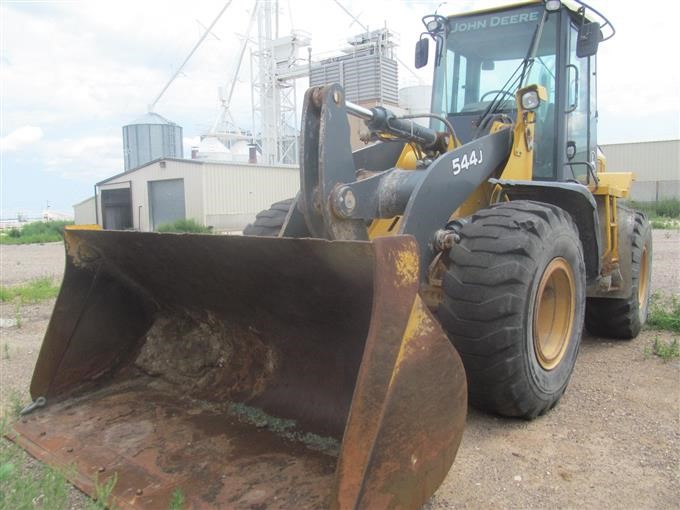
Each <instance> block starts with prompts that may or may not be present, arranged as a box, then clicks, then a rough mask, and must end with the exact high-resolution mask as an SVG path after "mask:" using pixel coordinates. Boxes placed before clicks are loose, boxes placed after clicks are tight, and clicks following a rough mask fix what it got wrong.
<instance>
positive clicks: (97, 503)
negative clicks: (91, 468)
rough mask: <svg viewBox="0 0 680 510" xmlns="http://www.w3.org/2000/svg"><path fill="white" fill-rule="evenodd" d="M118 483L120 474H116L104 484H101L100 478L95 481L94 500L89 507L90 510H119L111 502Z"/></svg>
mask: <svg viewBox="0 0 680 510" xmlns="http://www.w3.org/2000/svg"><path fill="white" fill-rule="evenodd" d="M116 483H118V473H114V474H113V476H111V477H109V479H108V480H106V482H104V483H100V482H99V477H95V480H94V499H93V500H92V501H91V502H90V504H89V505H88V510H107V509H108V510H117V507H116V506H115V505H114V504H113V503H112V501H111V493H112V492H113V488H114V487H115V486H116Z"/></svg>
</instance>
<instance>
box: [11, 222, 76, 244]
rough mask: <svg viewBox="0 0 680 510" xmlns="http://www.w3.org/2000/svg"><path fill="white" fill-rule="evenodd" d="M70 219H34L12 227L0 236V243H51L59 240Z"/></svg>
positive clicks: (69, 223) (70, 223)
mask: <svg viewBox="0 0 680 510" xmlns="http://www.w3.org/2000/svg"><path fill="white" fill-rule="evenodd" d="M72 224H73V222H72V221H35V222H33V223H27V224H26V225H24V226H23V227H21V228H20V229H17V228H13V229H12V230H10V231H9V233H8V234H7V235H3V236H0V244H30V243H51V242H55V241H61V240H62V239H63V237H64V227H65V226H66V225H72Z"/></svg>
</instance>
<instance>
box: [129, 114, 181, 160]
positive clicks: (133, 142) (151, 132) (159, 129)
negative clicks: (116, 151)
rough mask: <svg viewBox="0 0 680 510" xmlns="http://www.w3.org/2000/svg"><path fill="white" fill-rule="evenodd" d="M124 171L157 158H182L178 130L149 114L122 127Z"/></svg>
mask: <svg viewBox="0 0 680 510" xmlns="http://www.w3.org/2000/svg"><path fill="white" fill-rule="evenodd" d="M123 155H124V159H125V171H128V170H132V169H133V168H138V167H140V166H142V165H144V164H146V163H148V162H149V161H153V160H155V159H159V158H182V157H183V150H182V127H181V126H179V125H177V124H175V123H174V122H171V121H169V120H168V119H166V118H165V117H163V116H161V115H158V114H157V113H153V112H149V113H147V114H146V115H144V116H142V117H140V118H139V119H137V120H135V121H134V122H132V123H131V124H128V125H127V126H123Z"/></svg>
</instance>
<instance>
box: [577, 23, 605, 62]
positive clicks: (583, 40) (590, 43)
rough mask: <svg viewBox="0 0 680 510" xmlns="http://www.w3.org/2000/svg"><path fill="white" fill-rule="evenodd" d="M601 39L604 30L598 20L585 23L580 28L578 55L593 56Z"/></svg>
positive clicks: (579, 56) (581, 56)
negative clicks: (601, 29)
mask: <svg viewBox="0 0 680 510" xmlns="http://www.w3.org/2000/svg"><path fill="white" fill-rule="evenodd" d="M601 40H602V32H601V31H600V24H599V23H598V22H597V21H593V22H590V23H583V24H582V25H581V26H580V27H579V29H578V40H577V41H576V56H577V57H578V58H583V57H592V56H593V55H595V54H596V53H597V45H598V44H600V41H601Z"/></svg>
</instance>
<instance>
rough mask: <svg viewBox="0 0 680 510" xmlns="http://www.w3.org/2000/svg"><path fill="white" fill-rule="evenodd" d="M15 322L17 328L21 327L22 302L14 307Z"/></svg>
mask: <svg viewBox="0 0 680 510" xmlns="http://www.w3.org/2000/svg"><path fill="white" fill-rule="evenodd" d="M14 322H15V323H16V326H17V328H19V329H21V304H20V303H17V304H16V306H15V307H14Z"/></svg>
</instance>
